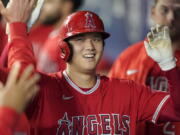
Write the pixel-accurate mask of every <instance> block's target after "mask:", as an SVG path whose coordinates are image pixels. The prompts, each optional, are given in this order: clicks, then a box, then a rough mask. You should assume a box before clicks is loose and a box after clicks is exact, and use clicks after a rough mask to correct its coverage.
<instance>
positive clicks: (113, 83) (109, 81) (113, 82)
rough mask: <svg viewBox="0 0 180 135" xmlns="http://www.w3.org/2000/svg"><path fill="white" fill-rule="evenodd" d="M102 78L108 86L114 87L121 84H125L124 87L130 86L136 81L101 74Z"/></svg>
mask: <svg viewBox="0 0 180 135" xmlns="http://www.w3.org/2000/svg"><path fill="white" fill-rule="evenodd" d="M101 80H102V82H103V83H104V84H106V85H107V86H108V85H109V86H112V87H115V86H117V87H120V86H124V87H129V86H130V85H132V84H133V83H134V81H132V80H128V79H120V78H110V77H107V76H101Z"/></svg>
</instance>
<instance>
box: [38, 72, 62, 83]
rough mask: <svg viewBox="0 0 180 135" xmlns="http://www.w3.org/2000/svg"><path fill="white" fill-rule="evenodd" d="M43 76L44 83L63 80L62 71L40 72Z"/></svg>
mask: <svg viewBox="0 0 180 135" xmlns="http://www.w3.org/2000/svg"><path fill="white" fill-rule="evenodd" d="M39 74H40V76H41V82H42V83H52V84H54V83H59V82H60V81H61V80H62V73H61V72H55V73H49V74H47V73H39Z"/></svg>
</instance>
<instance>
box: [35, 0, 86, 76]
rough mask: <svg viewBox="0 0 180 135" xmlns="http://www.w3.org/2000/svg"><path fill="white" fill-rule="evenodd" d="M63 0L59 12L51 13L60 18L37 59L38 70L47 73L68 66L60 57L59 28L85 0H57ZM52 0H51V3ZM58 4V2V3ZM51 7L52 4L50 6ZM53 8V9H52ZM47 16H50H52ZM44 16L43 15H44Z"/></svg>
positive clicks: (45, 12)
mask: <svg viewBox="0 0 180 135" xmlns="http://www.w3.org/2000/svg"><path fill="white" fill-rule="evenodd" d="M56 1H59V2H60V1H61V3H60V5H59V8H58V9H59V11H58V12H59V14H55V13H56V12H57V11H54V14H50V15H51V16H55V15H56V16H58V15H59V20H58V22H57V23H56V25H55V28H54V30H53V31H52V32H51V33H50V35H49V36H48V39H47V40H46V42H45V43H44V45H43V47H42V50H40V52H39V57H38V60H37V68H38V70H40V71H42V72H46V73H52V72H57V71H59V70H64V69H65V68H66V64H65V62H64V61H63V60H62V59H61V58H60V57H59V53H60V52H59V49H58V42H59V40H58V34H59V28H60V26H61V24H62V22H63V21H64V19H65V17H66V16H68V15H69V14H70V13H72V12H75V11H76V10H78V8H79V7H80V6H81V5H82V4H83V1H84V0H56ZM51 3H52V1H50V0H49V5H50V4H51ZM56 5H57V4H56ZM49 8H50V6H49ZM49 8H48V6H46V8H44V12H42V13H43V14H48V12H49ZM45 9H46V10H47V11H46V10H45ZM51 10H52V9H51ZM50 15H49V17H48V16H47V17H46V18H47V19H46V20H47V21H48V20H49V19H48V18H51V17H50ZM42 16H43V15H42Z"/></svg>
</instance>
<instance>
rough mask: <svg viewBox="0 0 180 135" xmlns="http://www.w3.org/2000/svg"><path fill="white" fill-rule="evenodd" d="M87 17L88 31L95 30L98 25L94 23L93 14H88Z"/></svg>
mask: <svg viewBox="0 0 180 135" xmlns="http://www.w3.org/2000/svg"><path fill="white" fill-rule="evenodd" d="M85 17H86V23H85V28H88V29H90V28H93V29H95V28H96V25H95V23H94V19H93V14H91V13H89V12H87V13H86V14H85Z"/></svg>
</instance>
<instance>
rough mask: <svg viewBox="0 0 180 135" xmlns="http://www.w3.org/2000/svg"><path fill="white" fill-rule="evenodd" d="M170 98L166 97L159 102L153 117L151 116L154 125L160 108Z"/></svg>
mask: <svg viewBox="0 0 180 135" xmlns="http://www.w3.org/2000/svg"><path fill="white" fill-rule="evenodd" d="M169 97H170V95H167V96H165V97H164V98H163V99H162V101H161V102H160V104H159V105H158V107H157V109H156V111H155V113H154V115H153V118H152V122H153V123H154V124H155V123H156V119H157V116H158V114H159V112H160V110H161V108H162V106H163V105H164V103H165V102H166V101H167V99H168V98H169Z"/></svg>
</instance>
